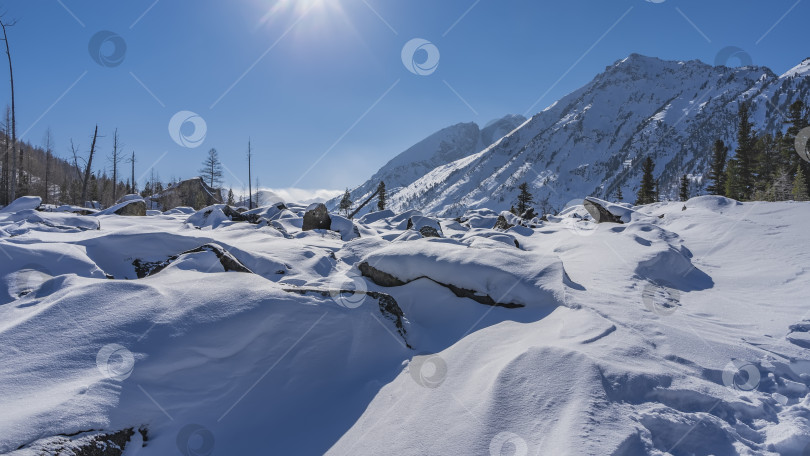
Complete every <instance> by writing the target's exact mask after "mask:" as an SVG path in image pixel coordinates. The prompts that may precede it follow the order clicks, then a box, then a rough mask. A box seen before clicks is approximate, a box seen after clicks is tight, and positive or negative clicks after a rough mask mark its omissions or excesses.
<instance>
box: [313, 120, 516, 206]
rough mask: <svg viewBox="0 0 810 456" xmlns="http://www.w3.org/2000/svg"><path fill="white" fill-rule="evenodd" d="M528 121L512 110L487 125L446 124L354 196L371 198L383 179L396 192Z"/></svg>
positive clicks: (355, 198) (331, 203)
mask: <svg viewBox="0 0 810 456" xmlns="http://www.w3.org/2000/svg"><path fill="white" fill-rule="evenodd" d="M525 121H526V118H525V117H523V116H521V115H516V114H510V115H507V116H504V117H502V118H500V119H496V120H493V121H492V122H490V123H488V124H487V125H486V126H484V128H480V127H479V126H478V124H476V123H475V122H468V123H459V124H456V125H452V126H450V127H447V128H443V129H441V130H439V131H437V132H436V133H433V134H432V135H430V136H428V137H427V138H425V139H423V140H422V141H419V142H418V143H416V144H414V145H413V146H411V147H410V148H408V149H407V150H406V151H404V152H402V153H400V154H399V155H397V156H396V157H394V158H392V159H391V160H390V161H389V162H388V163H386V164H385V166H383V167H382V168H380V170H379V171H377V172H376V173H375V174H374V175H373V176H371V178H370V179H369V180H367V181H366V182H364V183H363V184H362V185H360V186H359V187H357V188H355V189H354V190H352V191H351V195H352V200H353V201H355V202H357V203H358V204H359V203H360V202H362V201H363V200H365V199H366V198H368V196H369V195H371V194H372V193H373V192H374V191H375V190H376V189H377V185H378V184H379V182H380V181H383V182H385V185H386V187H387V189H388V191H389V192H396V191H397V189H399V188H402V187H406V186H408V185H409V184H411V183H413V182H414V181H416V180H417V179H419V178H421V177H422V176H424V175H425V174H427V173H429V172H430V171H431V170H433V169H434V168H436V167H437V166H441V165H445V164H447V163H450V162H453V161H455V160H458V159H460V158H463V157H466V156H468V155H471V154H474V153H476V152H478V151H480V150H482V149H483V148H484V147H486V146H488V145H490V144H492V143H493V142H494V141H496V140H498V139H499V138H501V137H503V136H504V135H506V134H508V133H509V132H511V131H512V130H514V129H515V128H518V127H519V126H520V125H521V124H522V123H523V122H525ZM341 196H342V195H341ZM339 201H340V197H337V198H334V199H332V200H330V201H329V202H328V203H327V206H329V207H330V208H336V207H337V205H338V203H339Z"/></svg>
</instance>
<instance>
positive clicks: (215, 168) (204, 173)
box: [200, 148, 222, 188]
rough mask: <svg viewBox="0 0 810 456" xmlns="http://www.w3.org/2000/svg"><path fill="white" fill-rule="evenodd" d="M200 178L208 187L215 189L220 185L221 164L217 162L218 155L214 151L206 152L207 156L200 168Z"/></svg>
mask: <svg viewBox="0 0 810 456" xmlns="http://www.w3.org/2000/svg"><path fill="white" fill-rule="evenodd" d="M200 176H201V177H202V178H203V180H204V181H205V182H206V183H207V184H208V186H209V187H212V188H216V187H218V186H219V184H220V183H222V163H221V162H220V161H219V154H218V153H217V150H216V149H213V148H212V149H211V150H209V151H208V155H207V156H206V157H205V161H203V166H202V168H200Z"/></svg>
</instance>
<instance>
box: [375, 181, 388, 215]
mask: <svg viewBox="0 0 810 456" xmlns="http://www.w3.org/2000/svg"><path fill="white" fill-rule="evenodd" d="M377 198H378V200H377V209H378V210H381V211H384V210H385V203H386V200H387V199H388V196H387V195H386V194H385V182H383V181H380V184H379V185H377Z"/></svg>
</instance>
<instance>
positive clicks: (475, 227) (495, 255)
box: [0, 197, 810, 456]
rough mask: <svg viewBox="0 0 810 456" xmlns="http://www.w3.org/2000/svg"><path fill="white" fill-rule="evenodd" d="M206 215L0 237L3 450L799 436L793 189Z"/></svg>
mask: <svg viewBox="0 0 810 456" xmlns="http://www.w3.org/2000/svg"><path fill="white" fill-rule="evenodd" d="M684 205H685V206H686V209H685V210H684V209H683V207H684ZM215 209H217V210H219V212H221V214H222V216H219V218H218V219H217V222H216V223H209V221H210V219H209V220H206V217H203V216H202V215H200V214H202V213H204V212H205V211H206V210H207V209H206V210H204V211H201V212H197V213H196V214H189V213H188V212H189V211H187V210H182V211H167V212H166V213H163V214H162V215H155V216H150V217H124V216H117V215H104V214H101V215H96V216H78V215H74V214H62V215H63V216H65V217H75V218H76V219H77V220H92V221H93V222H94V223H98V225H97V226H96V228H94V229H87V230H81V229H73V230H53V229H50V228H47V226H44V225H42V224H34V223H31V225H30V227H29V229H26V230H24V231H21V232H19V234H15V235H13V236H6V237H2V238H0V258H3V260H2V261H0V358H2V359H3V365H2V367H0V410H2V418H0V452H11V454H14V455H26V456H28V455H41V454H45V455H51V454H59V451H63V452H65V451H67V449H71V451H73V452H76V453H79V452H81V451H90V448H96V447H98V446H99V445H101V446H105V445H106V446H111V445H117V446H120V445H121V442H124V441H125V440H126V439H129V440H128V441H126V442H125V444H124V446H125V447H126V449H125V451H126V453H125V454H130V452H132V453H131V454H141V455H152V454H154V455H164V454H177V453H178V452H179V453H180V454H322V453H328V454H340V455H344V454H346V455H349V454H351V455H358V454H360V455H362V454H501V452H504V453H508V452H510V451H511V452H512V453H513V454H572V453H577V454H652V455H663V454H673V455H680V454H774V455H775V454H802V451H805V448H806V447H807V446H808V445H810V395H809V394H808V393H810V388H808V386H810V352H809V351H808V347H810V337H808V336H807V334H810V314H809V313H808V309H807V306H806V292H807V290H808V289H810V279H809V278H808V275H807V274H808V272H807V266H806V265H807V264H808V261H810V246H808V244H807V243H806V242H804V239H805V236H806V233H805V231H806V226H807V225H808V223H810V215H809V214H810V210H808V209H810V207H809V206H808V204H807V203H742V204H740V203H737V202H735V201H732V200H728V199H725V198H719V197H699V198H694V199H692V200H690V201H688V202H686V203H672V204H668V203H659V204H654V205H649V206H642V207H634V208H632V209H630V208H625V209H627V210H628V211H632V212H631V213H630V216H629V218H628V219H627V221H626V222H625V223H621V224H619V223H598V224H597V223H595V222H594V221H593V220H592V219H591V217H590V216H589V214H588V212H587V211H586V210H585V209H584V207H583V206H582V205H578V206H573V207H571V208H570V209H568V210H566V211H564V212H563V213H561V214H560V215H559V216H557V217H549V219H548V221H539V220H538V221H536V226H535V227H534V228H532V227H528V226H519V225H518V226H514V227H511V228H508V229H505V230H504V229H493V227H494V225H495V222H496V220H497V218H498V212H495V211H490V210H484V209H479V210H475V211H470V212H469V213H466V214H464V215H462V216H461V217H458V218H457V219H447V218H432V217H431V218H427V219H424V220H422V219H419V217H421V216H422V214H421V213H419V212H416V211H414V212H407V213H401V214H396V213H393V212H389V211H385V212H380V213H374V214H369V215H366V216H364V217H362V218H360V219H355V220H352V221H349V220H346V219H342V218H339V217H338V216H337V215H335V214H332V216H333V221H334V220H338V223H337V224H335V223H333V224H332V226H331V228H332V229H316V230H310V231H303V230H302V219H303V215H304V211H305V209H306V208H304V207H301V206H294V205H292V206H288V207H287V208H286V209H285V208H280V207H275V206H274V207H272V208H270V207H268V208H261V209H259V210H256V211H253V214H255V215H256V217H253V216H251V215H250V214H248V216H243V215H242V214H239V213H238V212H236V211H233V210H232V208H227V209H226V208H225V207H224V206H220V207H216V208H215ZM214 212H215V211H214V210H212V211H211V213H214ZM33 213H34V211H33V210H32V209H30V208H26V209H21V210H20V211H18V212H3V213H0V229H4V230H5V229H7V228H8V227H9V226H16V225H15V224H16V223H19V220H22V218H25V219H26V220H27V219H29V218H30V217H31V216H32V214H33ZM26 214H27V215H26ZM37 214H38V215H41V216H42V217H44V218H45V219H47V218H48V217H50V216H52V215H53V214H54V213H49V212H41V213H37ZM228 214H230V215H228ZM197 215H200V216H199V217H197ZM223 216H224V217H223ZM21 217H22V218H21ZM189 217H192V220H191V221H189ZM194 217H196V218H194ZM271 219H272V220H271ZM49 220H50V219H49ZM239 220H250V221H239ZM409 222H410V223H409ZM81 223H83V222H76V223H73V225H80V224H81ZM409 225H410V228H409ZM424 226H430V227H432V228H433V229H435V230H436V231H437V232H440V233H441V236H442V237H425V236H423V235H422V234H420V232H419V231H418V229H419V228H424ZM364 265H365V266H364ZM369 268H372V269H373V270H374V271H376V272H371V273H368V271H370V269H369ZM366 273H368V275H370V276H371V277H370V278H369V277H365V276H364V275H363V274H366ZM382 274H385V275H382ZM381 277H382V278H383V279H385V278H386V277H388V278H389V279H390V280H389V279H386V280H381V281H380V283H382V285H379V284H378V283H376V282H377V281H378V280H379V279H380V278H381ZM372 279H373V280H372ZM144 445H145V446H144Z"/></svg>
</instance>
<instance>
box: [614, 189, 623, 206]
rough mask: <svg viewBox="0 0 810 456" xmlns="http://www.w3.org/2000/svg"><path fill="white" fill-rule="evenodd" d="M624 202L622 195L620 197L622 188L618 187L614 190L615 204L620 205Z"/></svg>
mask: <svg viewBox="0 0 810 456" xmlns="http://www.w3.org/2000/svg"><path fill="white" fill-rule="evenodd" d="M623 200H624V195H622V188H621V187H618V188H617V189H616V202H617V203H621V202H622V201H623Z"/></svg>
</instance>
